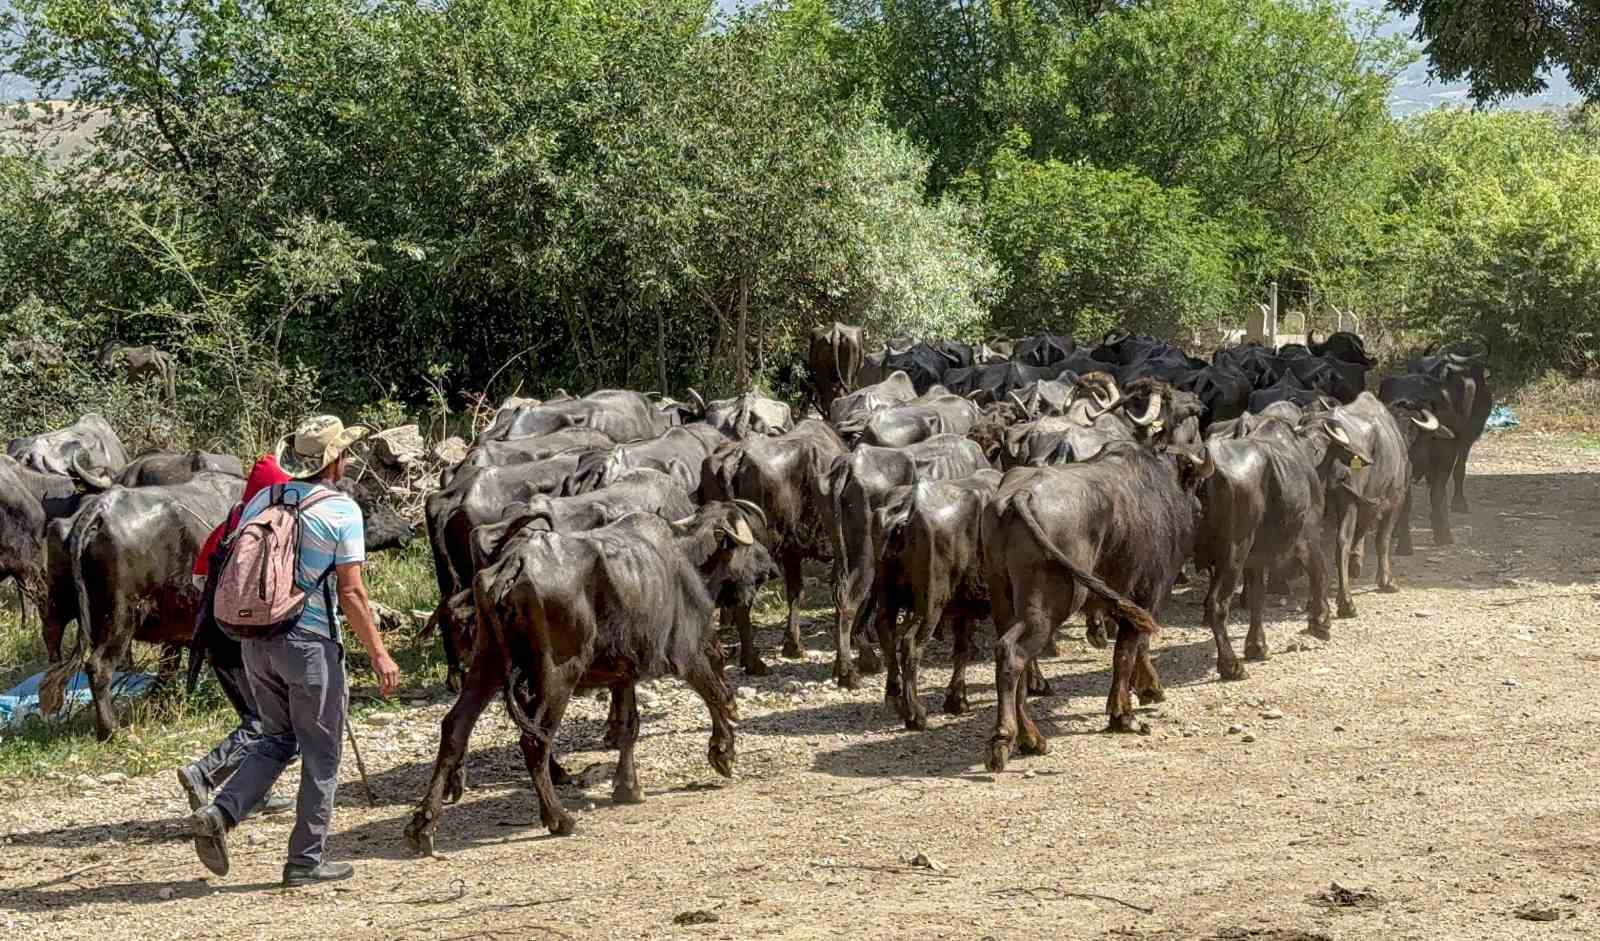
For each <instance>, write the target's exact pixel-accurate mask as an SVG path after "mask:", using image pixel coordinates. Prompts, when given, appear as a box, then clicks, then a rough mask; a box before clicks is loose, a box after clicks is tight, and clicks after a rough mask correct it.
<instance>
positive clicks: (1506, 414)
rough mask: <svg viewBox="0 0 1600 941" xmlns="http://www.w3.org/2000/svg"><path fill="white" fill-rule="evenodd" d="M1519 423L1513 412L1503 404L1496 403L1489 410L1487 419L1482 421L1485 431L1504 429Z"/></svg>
mask: <svg viewBox="0 0 1600 941" xmlns="http://www.w3.org/2000/svg"><path fill="white" fill-rule="evenodd" d="M1520 424H1522V422H1520V421H1518V420H1517V414H1516V413H1515V412H1513V411H1512V410H1511V409H1509V408H1507V407H1506V406H1504V405H1496V406H1495V407H1494V409H1493V410H1491V411H1490V412H1489V420H1488V421H1487V422H1485V423H1484V425H1483V427H1484V430H1485V431H1505V430H1506V429H1507V428H1515V427H1517V426H1518V425H1520Z"/></svg>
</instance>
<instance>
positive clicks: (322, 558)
mask: <svg viewBox="0 0 1600 941" xmlns="http://www.w3.org/2000/svg"><path fill="white" fill-rule="evenodd" d="M283 489H284V495H285V497H286V498H287V499H288V501H289V502H291V503H292V502H293V501H294V500H295V499H296V498H297V497H298V498H304V497H306V496H308V495H309V494H311V493H312V492H313V491H314V490H318V489H323V490H325V489H328V488H327V486H326V485H323V484H313V483H310V482H309V481H304V480H296V481H291V482H290V483H287V484H284V488H283ZM271 499H272V488H271V487H268V488H266V489H264V490H262V491H261V492H260V493H258V494H256V495H255V496H254V497H253V498H251V500H250V502H249V503H247V504H245V508H244V513H243V514H241V516H240V520H241V521H243V520H248V519H250V518H251V517H253V516H255V515H256V514H257V513H260V512H261V511H262V510H264V509H266V507H267V502H268V501H269V500H271ZM366 560H367V545H366V522H365V521H364V520H363V519H362V517H361V507H359V506H357V505H356V501H354V500H352V499H350V498H349V497H348V496H346V495H344V494H343V493H339V492H337V491H336V492H335V493H334V495H333V496H331V497H327V498H325V499H324V500H323V501H322V502H321V503H318V504H317V505H316V506H313V507H312V508H311V509H309V510H306V511H305V512H304V513H302V514H301V515H300V570H299V571H298V572H296V573H295V578H294V584H295V587H296V588H299V589H300V590H301V591H304V592H309V593H310V594H309V596H308V597H307V598H306V606H305V610H304V611H302V612H301V613H300V627H301V629H303V630H308V631H311V632H312V633H314V634H321V635H322V636H323V637H332V636H333V631H332V629H331V628H330V627H329V621H328V606H327V603H326V601H325V600H324V596H323V592H322V589H321V588H320V587H318V586H317V579H319V578H321V577H322V573H323V572H326V571H327V570H328V567H329V566H331V565H348V564H350V563H352V562H365V561H366ZM313 588H315V590H314V591H313V590H312V589H313ZM328 592H329V594H330V595H332V596H333V598H334V604H335V606H337V605H338V597H339V576H338V575H336V574H330V575H329V576H328Z"/></svg>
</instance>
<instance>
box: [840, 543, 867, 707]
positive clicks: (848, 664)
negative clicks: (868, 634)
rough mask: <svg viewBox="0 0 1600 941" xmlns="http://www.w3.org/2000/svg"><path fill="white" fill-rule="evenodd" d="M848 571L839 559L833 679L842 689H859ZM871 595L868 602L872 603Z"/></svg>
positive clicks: (853, 608)
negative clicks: (852, 641)
mask: <svg viewBox="0 0 1600 941" xmlns="http://www.w3.org/2000/svg"><path fill="white" fill-rule="evenodd" d="M848 577H849V576H848V573H846V572H845V570H844V566H843V565H842V564H840V563H839V562H838V561H837V560H835V562H834V566H833V581H834V590H833V604H834V608H835V611H834V625H833V632H834V651H833V681H834V682H835V683H837V684H839V688H840V689H859V688H860V687H861V674H860V672H859V671H857V669H856V658H855V652H854V651H853V650H851V648H850V639H851V636H852V635H853V634H854V633H855V622H856V615H857V611H856V607H855V605H853V604H850V603H849V602H848V600H847V599H846V595H847V594H848V593H849V592H850V588H849V586H848V584H847V583H846V579H847V578H848ZM871 603H872V598H871V596H870V595H869V596H868V597H867V599H866V604H871Z"/></svg>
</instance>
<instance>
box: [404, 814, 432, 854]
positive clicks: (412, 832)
mask: <svg viewBox="0 0 1600 941" xmlns="http://www.w3.org/2000/svg"><path fill="white" fill-rule="evenodd" d="M406 845H407V846H410V847H411V851H412V852H413V853H416V854H417V855H419V856H432V855H433V830H432V828H431V827H429V826H428V818H427V817H426V816H424V815H423V813H422V811H420V810H419V811H417V812H416V814H415V815H414V816H412V818H411V822H410V823H409V824H406Z"/></svg>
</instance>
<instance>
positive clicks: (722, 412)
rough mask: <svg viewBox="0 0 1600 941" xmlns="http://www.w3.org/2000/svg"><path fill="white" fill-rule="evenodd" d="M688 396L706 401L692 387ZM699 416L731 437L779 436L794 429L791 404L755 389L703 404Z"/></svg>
mask: <svg viewBox="0 0 1600 941" xmlns="http://www.w3.org/2000/svg"><path fill="white" fill-rule="evenodd" d="M689 396H690V398H692V399H699V400H700V401H701V402H702V403H704V400H703V399H700V394H699V393H698V392H696V391H695V390H693V389H690V390H689ZM696 417H697V419H698V420H699V421H703V422H705V423H706V424H707V425H710V426H711V427H713V428H715V429H717V430H718V431H720V432H722V433H723V434H724V435H726V436H728V437H730V438H748V437H749V436H751V435H772V436H777V435H782V434H788V433H789V432H790V431H793V430H794V416H793V414H792V413H791V412H790V410H789V406H788V403H785V402H780V401H778V400H777V399H769V398H767V397H766V396H764V395H758V394H756V393H754V392H745V393H743V394H740V395H736V396H734V397H733V398H731V399H717V400H716V401H714V402H711V403H709V404H702V406H701V408H700V414H699V415H698V416H696Z"/></svg>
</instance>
